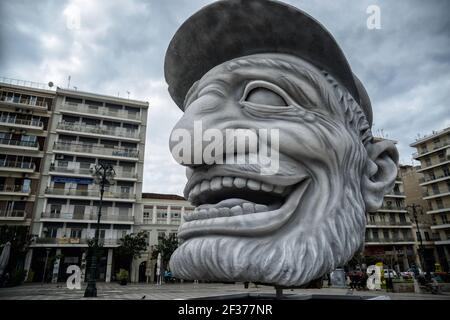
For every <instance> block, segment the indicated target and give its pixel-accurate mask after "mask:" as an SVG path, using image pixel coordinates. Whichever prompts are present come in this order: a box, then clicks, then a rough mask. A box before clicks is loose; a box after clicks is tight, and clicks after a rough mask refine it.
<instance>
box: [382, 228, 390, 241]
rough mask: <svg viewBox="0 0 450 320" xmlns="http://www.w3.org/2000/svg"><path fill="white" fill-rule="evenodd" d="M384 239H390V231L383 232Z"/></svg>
mask: <svg viewBox="0 0 450 320" xmlns="http://www.w3.org/2000/svg"><path fill="white" fill-rule="evenodd" d="M383 238H385V239H389V230H383Z"/></svg>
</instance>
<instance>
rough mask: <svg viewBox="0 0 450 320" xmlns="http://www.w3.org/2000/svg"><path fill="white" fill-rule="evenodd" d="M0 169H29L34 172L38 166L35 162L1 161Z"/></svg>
mask: <svg viewBox="0 0 450 320" xmlns="http://www.w3.org/2000/svg"><path fill="white" fill-rule="evenodd" d="M0 168H11V169H29V170H33V171H34V169H35V168H36V165H35V164H34V163H33V162H21V161H11V160H0Z"/></svg>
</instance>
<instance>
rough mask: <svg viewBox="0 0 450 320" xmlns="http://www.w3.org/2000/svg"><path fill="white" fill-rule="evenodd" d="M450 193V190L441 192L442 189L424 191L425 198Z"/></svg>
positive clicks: (444, 195) (443, 195) (438, 196)
mask: <svg viewBox="0 0 450 320" xmlns="http://www.w3.org/2000/svg"><path fill="white" fill-rule="evenodd" d="M449 195H450V190H447V191H444V192H441V191H433V192H427V191H426V192H424V193H423V200H429V199H434V198H440V197H446V196H449Z"/></svg>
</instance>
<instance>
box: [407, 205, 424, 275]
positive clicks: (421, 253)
mask: <svg viewBox="0 0 450 320" xmlns="http://www.w3.org/2000/svg"><path fill="white" fill-rule="evenodd" d="M418 209H419V211H420V212H422V206H421V205H420V204H414V203H413V204H410V205H407V206H406V210H408V212H411V211H412V215H413V218H414V222H415V224H416V228H417V239H418V240H419V259H420V263H421V264H422V267H423V270H424V271H425V274H426V275H428V268H427V265H426V261H425V257H424V248H423V241H422V234H421V232H420V227H419V220H418V219H417V210H418Z"/></svg>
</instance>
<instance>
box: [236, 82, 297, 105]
mask: <svg viewBox="0 0 450 320" xmlns="http://www.w3.org/2000/svg"><path fill="white" fill-rule="evenodd" d="M245 101H247V102H251V103H255V104H263V105H270V106H287V105H288V104H287V103H286V101H284V99H283V98H282V97H281V96H280V95H279V94H277V93H275V92H273V91H272V90H270V89H267V88H263V87H258V88H254V89H252V90H251V91H250V92H249V93H248V94H247V97H246V99H245Z"/></svg>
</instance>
